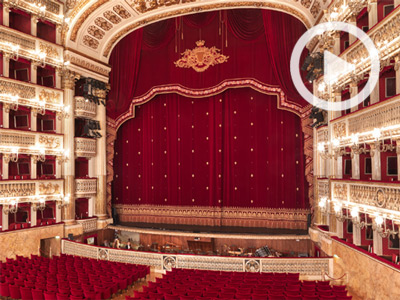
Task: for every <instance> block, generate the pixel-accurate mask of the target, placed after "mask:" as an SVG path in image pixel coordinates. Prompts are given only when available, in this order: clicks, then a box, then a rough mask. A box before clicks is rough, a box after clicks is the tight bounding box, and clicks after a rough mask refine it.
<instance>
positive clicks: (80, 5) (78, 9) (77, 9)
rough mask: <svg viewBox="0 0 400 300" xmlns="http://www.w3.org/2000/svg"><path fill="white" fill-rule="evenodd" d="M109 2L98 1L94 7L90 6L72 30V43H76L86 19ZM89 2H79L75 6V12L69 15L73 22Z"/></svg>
mask: <svg viewBox="0 0 400 300" xmlns="http://www.w3.org/2000/svg"><path fill="white" fill-rule="evenodd" d="M108 1H109V0H98V1H96V2H94V4H93V5H92V6H90V7H89V8H87V9H85V10H84V13H83V14H82V15H81V16H80V17H79V19H78V21H77V22H76V23H75V26H74V27H73V28H72V31H71V37H70V40H71V41H73V42H75V41H76V37H77V35H78V31H79V29H80V28H81V26H82V24H83V22H85V21H86V19H87V18H88V17H89V16H90V15H91V14H92V12H94V11H95V10H96V9H97V8H99V7H100V6H102V5H103V4H104V3H107V2H108ZM88 2H90V0H83V1H79V3H78V5H76V6H75V8H74V10H73V11H72V13H71V14H70V15H69V17H70V18H71V20H73V19H74V18H75V17H76V15H77V14H78V13H79V12H81V11H82V10H83V7H84V6H85V5H86V4H88Z"/></svg>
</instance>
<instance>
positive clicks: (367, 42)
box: [290, 22, 380, 111]
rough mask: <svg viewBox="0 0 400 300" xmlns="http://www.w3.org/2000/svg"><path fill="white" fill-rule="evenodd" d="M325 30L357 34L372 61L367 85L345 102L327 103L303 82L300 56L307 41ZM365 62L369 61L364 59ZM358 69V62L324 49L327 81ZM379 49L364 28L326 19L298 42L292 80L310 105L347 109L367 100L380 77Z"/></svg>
mask: <svg viewBox="0 0 400 300" xmlns="http://www.w3.org/2000/svg"><path fill="white" fill-rule="evenodd" d="M325 31H344V32H348V33H349V34H351V35H354V36H356V37H357V38H358V39H359V40H360V42H361V43H362V44H363V45H364V47H365V48H366V49H367V51H368V54H369V59H370V61H371V70H370V74H369V78H368V81H367V83H366V85H365V86H364V88H363V90H362V92H360V93H358V94H357V95H355V96H353V97H352V98H350V99H348V100H346V101H342V102H328V101H326V100H325V99H321V98H318V97H316V96H314V95H313V94H312V93H311V92H310V91H309V90H308V89H307V88H306V86H305V85H304V83H303V80H302V79H301V75H300V56H301V53H302V52H303V49H304V48H305V47H306V44H307V43H308V42H309V41H311V40H312V39H313V38H314V37H315V36H317V35H320V34H322V33H324V32H325ZM365 62H366V61H365ZM355 70H356V67H355V65H352V64H351V63H348V62H346V61H344V60H343V59H341V58H339V57H338V56H336V55H334V54H332V53H331V52H329V51H324V82H325V83H327V84H328V85H330V84H332V82H334V81H335V80H336V79H337V78H338V77H340V76H343V75H344V74H346V73H350V72H354V71H355ZM379 71H380V64H379V52H378V50H377V49H376V48H375V45H374V43H373V42H372V40H371V39H370V38H369V37H368V35H367V34H366V33H365V32H364V31H362V30H361V29H360V28H358V27H356V26H354V25H351V24H348V23H345V22H327V23H321V24H319V25H317V26H314V27H313V28H311V29H309V30H308V31H306V32H305V33H304V34H303V35H302V36H301V37H300V39H299V40H298V41H297V43H296V45H295V47H294V49H293V53H292V57H291V59H290V73H291V76H292V79H293V83H294V85H295V87H296V89H297V91H298V92H299V93H300V95H301V96H302V97H303V98H304V99H305V100H307V101H308V102H309V103H310V104H312V105H314V106H316V107H319V108H321V109H324V110H330V111H342V110H347V109H349V108H351V107H353V106H356V105H358V104H359V103H361V102H362V101H363V100H364V99H366V98H367V97H368V96H369V94H370V93H371V92H372V90H373V89H374V87H375V85H376V83H377V82H378V79H379Z"/></svg>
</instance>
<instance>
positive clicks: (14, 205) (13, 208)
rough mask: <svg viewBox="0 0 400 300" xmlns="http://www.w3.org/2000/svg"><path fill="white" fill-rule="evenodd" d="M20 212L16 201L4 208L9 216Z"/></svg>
mask: <svg viewBox="0 0 400 300" xmlns="http://www.w3.org/2000/svg"><path fill="white" fill-rule="evenodd" d="M17 211H18V201H16V200H11V201H10V205H8V206H7V205H4V207H3V212H4V213H5V214H6V215H8V214H15V213H17Z"/></svg>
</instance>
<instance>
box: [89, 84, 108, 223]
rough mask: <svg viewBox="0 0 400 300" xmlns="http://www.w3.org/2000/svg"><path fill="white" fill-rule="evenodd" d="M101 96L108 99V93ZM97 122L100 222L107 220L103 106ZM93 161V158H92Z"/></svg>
mask: <svg viewBox="0 0 400 300" xmlns="http://www.w3.org/2000/svg"><path fill="white" fill-rule="evenodd" d="M100 93H104V94H102V95H100V97H102V98H104V99H105V98H106V93H107V91H100ZM97 120H98V121H99V123H100V128H101V130H100V134H101V136H102V137H101V138H99V139H97V155H96V174H97V197H96V205H95V210H94V215H95V216H96V217H98V218H99V219H100V220H104V219H107V180H106V178H107V157H106V154H107V152H106V149H107V142H106V139H107V132H106V126H107V124H106V120H107V119H106V107H105V105H103V104H100V105H98V106H97ZM92 159H93V158H92Z"/></svg>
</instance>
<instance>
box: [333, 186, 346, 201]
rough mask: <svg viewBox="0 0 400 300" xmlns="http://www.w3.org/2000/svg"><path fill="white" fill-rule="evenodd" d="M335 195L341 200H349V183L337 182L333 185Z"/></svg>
mask: <svg viewBox="0 0 400 300" xmlns="http://www.w3.org/2000/svg"><path fill="white" fill-rule="evenodd" d="M333 197H335V198H337V199H339V200H347V185H346V184H337V183H335V184H334V186H333Z"/></svg>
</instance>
